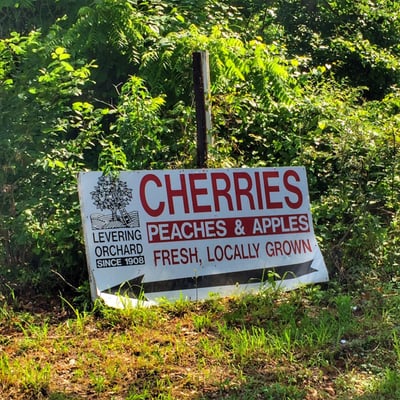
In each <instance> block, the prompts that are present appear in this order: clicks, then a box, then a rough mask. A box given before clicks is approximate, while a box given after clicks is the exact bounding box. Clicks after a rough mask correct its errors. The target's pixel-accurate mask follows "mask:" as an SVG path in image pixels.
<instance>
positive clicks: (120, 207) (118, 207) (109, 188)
mask: <svg viewBox="0 0 400 400" xmlns="http://www.w3.org/2000/svg"><path fill="white" fill-rule="evenodd" d="M90 194H91V195H92V199H93V202H94V204H95V206H96V207H97V208H99V209H100V210H101V211H103V210H111V220H112V221H117V220H118V215H117V213H118V211H119V213H120V215H121V220H122V221H123V220H124V216H125V215H127V211H126V209H125V207H126V206H127V205H128V204H129V202H130V201H131V200H132V189H129V188H128V185H127V183H126V182H124V181H121V180H120V179H119V178H116V177H114V176H112V175H102V176H101V177H100V178H99V179H98V181H97V185H96V186H95V187H94V191H93V192H90Z"/></svg>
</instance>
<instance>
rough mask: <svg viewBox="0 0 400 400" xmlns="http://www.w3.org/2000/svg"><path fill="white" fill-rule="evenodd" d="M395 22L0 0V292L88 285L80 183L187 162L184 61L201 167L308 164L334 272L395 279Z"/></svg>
mask: <svg viewBox="0 0 400 400" xmlns="http://www.w3.org/2000/svg"><path fill="white" fill-rule="evenodd" d="M399 17H400V5H399V4H398V3H397V2H394V1H389V0H375V1H367V0H362V1H357V2H352V1H348V0H335V1H333V0H325V1H319V0H289V1H282V0H271V1H268V2H264V1H259V0H253V1H246V2H244V1H240V0H237V1H222V2H221V1H218V2H217V1H214V0H202V1H196V2H192V1H188V0H182V1H178V0H169V1H160V0H154V1H151V2H148V1H134V0H98V1H85V0H70V1H48V0H29V1H19V2H14V1H7V0H2V1H0V22H1V23H0V27H1V28H0V110H1V111H0V162H1V174H0V260H1V261H0V262H1V264H0V276H1V279H2V281H3V283H7V282H18V285H19V286H20V287H21V288H23V287H30V288H35V289H45V290H48V291H50V292H51V291H53V290H56V289H59V288H60V287H61V288H63V287H65V283H64V281H63V280H61V279H58V278H56V279H55V277H60V276H62V277H63V278H64V279H65V280H66V281H68V282H70V283H72V284H73V285H75V286H78V285H80V284H82V282H84V280H85V279H86V265H85V257H84V247H83V240H82V235H81V221H80V213H79V204H78V195H77V184H76V177H77V173H78V172H79V171H82V170H97V169H103V170H104V171H109V170H121V169H154V168H186V167H194V166H195V165H196V160H195V155H196V148H195V146H196V144H195V137H196V126H195V113H194V102H193V90H192V70H191V65H192V58H191V57H192V52H193V51H198V50H208V52H209V54H210V69H211V82H212V95H211V100H212V111H213V135H214V138H215V146H213V148H211V149H210V150H209V153H210V154H209V166H210V167H235V166H240V167H242V166H248V167H256V166H278V165H281V166H282V165H305V166H306V168H307V173H308V179H309V188H310V195H311V202H312V208H313V215H314V220H315V221H314V222H315V228H316V232H317V235H318V238H319V242H320V245H321V247H322V250H323V253H324V256H325V259H326V261H327V264H328V267H329V269H330V273H331V276H332V277H336V278H337V279H338V280H339V281H340V282H341V283H347V284H349V285H356V286H357V285H361V284H365V283H366V282H376V281H377V280H380V281H386V282H390V281H391V280H393V279H394V277H395V276H396V275H398V267H399V259H400V249H399V241H400V239H399V238H400V214H399V200H400V194H399V193H400V177H399V170H400V169H399V146H400V134H399V127H400V126H399V125H400V91H399V85H398V84H399V71H400V69H399V62H400V44H399V43H400V22H399V21H400V18H399ZM54 273H56V275H54Z"/></svg>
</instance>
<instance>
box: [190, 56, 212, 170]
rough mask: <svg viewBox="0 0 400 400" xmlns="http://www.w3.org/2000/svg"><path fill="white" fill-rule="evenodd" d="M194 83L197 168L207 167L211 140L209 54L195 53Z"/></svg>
mask: <svg viewBox="0 0 400 400" xmlns="http://www.w3.org/2000/svg"><path fill="white" fill-rule="evenodd" d="M193 83H194V98H195V103H196V122H197V168H205V167H207V145H208V143H212V138H211V104H210V69H209V62H208V52H206V51H199V52H195V53H193Z"/></svg>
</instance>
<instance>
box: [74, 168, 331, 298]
mask: <svg viewBox="0 0 400 400" xmlns="http://www.w3.org/2000/svg"><path fill="white" fill-rule="evenodd" d="M79 195H80V202H81V211H82V219H83V228H84V235H85V243H86V253H87V260H88V268H89V275H90V279H91V288H92V297H93V298H96V297H102V298H103V299H105V301H106V303H108V304H109V305H112V306H119V305H121V304H119V305H118V304H117V303H118V301H121V298H122V297H123V298H130V299H133V300H134V301H135V299H138V298H141V299H145V300H148V301H156V300H157V299H159V298H168V299H171V300H173V299H177V298H180V297H182V296H183V297H184V298H190V299H193V300H197V299H204V298H207V297H208V296H209V294H210V293H218V294H220V295H230V294H234V293H238V292H240V291H250V290H259V289H260V288H262V286H263V284H265V282H266V281H268V277H271V274H270V272H273V274H274V277H275V279H277V280H279V282H280V284H281V285H282V286H283V287H285V288H288V289H290V288H293V287H296V286H299V285H301V284H306V283H316V282H324V281H327V280H328V273H327V270H326V267H325V263H324V260H323V257H322V255H321V252H320V250H319V247H318V244H317V242H316V239H315V236H314V230H313V223H312V217H311V212H310V205H309V197H308V186H307V177H306V172H305V169H304V168H303V167H285V168H256V169H253V168H242V169H239V168H238V169H201V170H163V171H126V172H121V173H120V174H119V175H118V177H114V178H113V177H112V176H103V175H102V174H101V172H87V173H81V174H80V176H79ZM121 295H123V296H121Z"/></svg>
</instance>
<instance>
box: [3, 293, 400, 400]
mask: <svg viewBox="0 0 400 400" xmlns="http://www.w3.org/2000/svg"><path fill="white" fill-rule="evenodd" d="M376 299H378V302H379V303H376ZM17 303H18V299H14V300H13V302H7V301H5V300H3V302H2V303H1V306H0V319H1V322H2V325H1V326H2V328H1V329H2V330H1V332H2V336H1V340H0V349H1V356H0V395H1V397H2V398H8V397H10V394H11V393H12V395H13V397H12V398H13V399H18V400H19V399H24V398H43V399H62V398H63V397H62V396H64V398H67V399H75V398H77V399H81V398H85V396H88V394H89V393H91V395H93V396H98V397H99V398H107V399H108V398H109V399H215V398H217V399H218V398H224V399H244V398H245V399H259V398H266V399H299V400H300V399H305V398H312V399H343V400H344V399H359V400H365V399H375V398H376V399H379V398H382V399H383V398H385V399H396V398H400V388H399V384H398V382H399V379H398V378H399V376H398V372H397V368H398V367H399V365H400V340H399V337H400V333H399V329H398V323H397V321H398V320H399V318H400V307H398V305H399V304H400V302H399V301H398V300H396V298H395V297H394V296H392V295H388V296H386V295H385V296H380V297H376V296H369V295H368V294H367V293H365V292H363V293H361V294H359V293H353V294H349V293H346V294H343V293H340V292H337V290H336V289H335V291H333V290H330V289H327V290H320V289H318V288H317V287H313V288H301V289H299V290H295V291H291V292H286V293H284V292H281V291H279V290H278V289H276V288H272V289H267V290H265V291H263V292H262V293H260V294H258V295H243V296H237V297H232V298H226V299H221V298H217V297H212V298H210V300H207V301H203V302H197V303H196V302H194V303H193V302H187V301H186V300H184V299H181V300H179V301H178V302H177V303H168V302H166V301H163V302H162V304H161V305H160V306H155V307H151V308H141V307H139V308H127V309H123V310H115V309H111V308H108V307H105V306H104V305H102V304H100V303H98V304H96V305H95V307H94V308H93V309H92V310H84V311H81V310H79V309H77V308H75V307H74V306H73V305H72V303H71V302H69V301H68V302H67V301H66V300H65V299H60V309H61V310H64V314H65V312H67V313H66V316H65V318H64V319H62V320H60V321H53V320H52V318H50V317H51V315H49V314H48V313H47V314H46V315H35V314H30V313H27V312H26V311H23V310H20V309H19V308H18V307H16V306H15V305H16V304H17ZM374 396H375V397H374ZM396 396H397V397H396ZM10 398H11V397H10Z"/></svg>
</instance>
